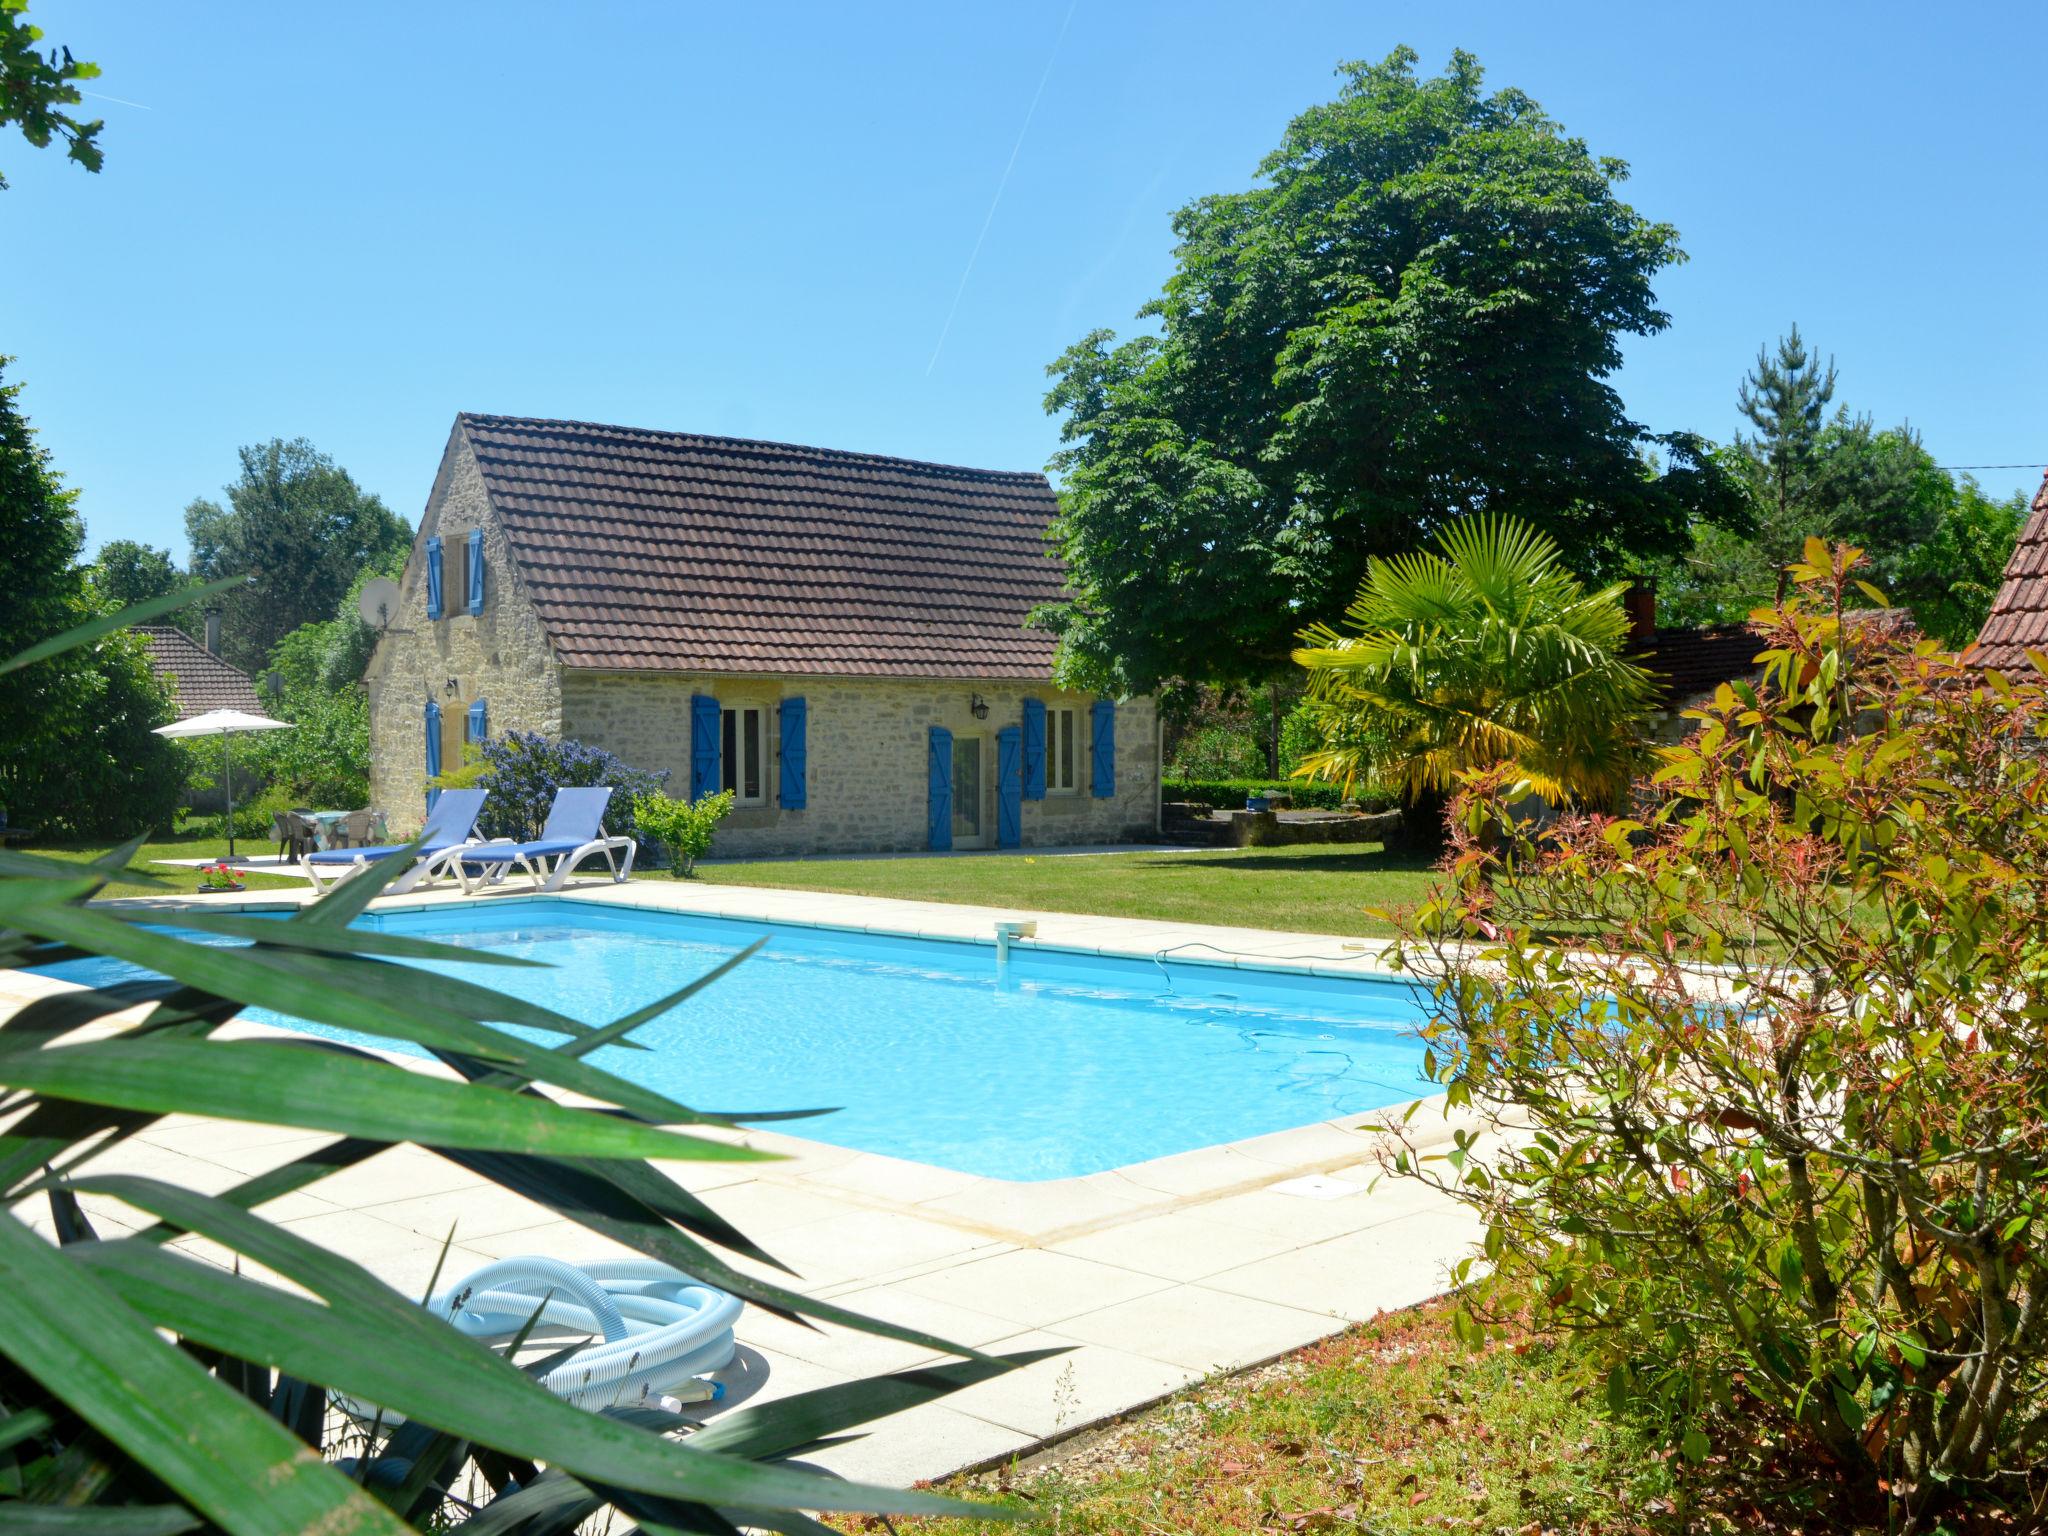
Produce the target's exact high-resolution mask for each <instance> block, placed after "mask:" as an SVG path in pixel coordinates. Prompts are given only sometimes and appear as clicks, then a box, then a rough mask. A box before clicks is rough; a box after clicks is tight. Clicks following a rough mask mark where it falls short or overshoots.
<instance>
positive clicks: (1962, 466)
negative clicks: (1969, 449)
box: [1934, 463, 2048, 469]
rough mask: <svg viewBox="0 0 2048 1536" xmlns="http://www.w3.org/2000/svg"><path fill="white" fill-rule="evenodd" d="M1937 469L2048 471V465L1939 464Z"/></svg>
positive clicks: (1936, 466)
mask: <svg viewBox="0 0 2048 1536" xmlns="http://www.w3.org/2000/svg"><path fill="white" fill-rule="evenodd" d="M1934 467H1935V468H1936V469H2048V464H2043V463H2033V464H1937V465H1935V466H1934Z"/></svg>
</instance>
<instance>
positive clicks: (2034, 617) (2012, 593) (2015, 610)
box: [1963, 475, 2048, 672]
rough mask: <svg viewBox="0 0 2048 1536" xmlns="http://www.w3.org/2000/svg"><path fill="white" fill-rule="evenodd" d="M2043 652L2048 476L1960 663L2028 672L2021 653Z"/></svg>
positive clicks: (2046, 646) (2047, 625) (2046, 644)
mask: <svg viewBox="0 0 2048 1536" xmlns="http://www.w3.org/2000/svg"><path fill="white" fill-rule="evenodd" d="M2029 647H2032V648H2033V649H2034V650H2037V651H2038V650H2048V475H2044V476H2043V477H2042V479H2041V489H2040V490H2038V491H2036V492H2035V493H2034V506H2033V511H2032V513H2031V514H2030V515H2029V516H2028V518H2027V524H2026V526H2025V527H2024V528H2022V529H2021V530H2020V538H2019V542H2018V543H2017V544H2015V545H2014V546H2013V551H2012V559H2010V560H2008V561H2007V562H2006V565H2005V582H2004V584H2003V585H2002V586H2000V587H1999V589H1998V596H1996V597H1995V598H1993V599H1992V600H1991V614H1990V617H1988V618H1987V619H1985V621H1984V627H1983V629H1981V630H1979V631H1978V633H1977V642H1976V644H1974V645H1972V646H1971V647H1970V648H1969V649H1968V650H1966V651H1965V652H1964V653H1963V658H1964V660H1966V661H1969V662H1971V663H1973V664H1974V665H1976V666H1980V667H1996V668H1997V669H1998V670H1999V671H2001V672H2028V671H2030V670H2031V668H2030V667H2029V666H2028V663H2027V650H2028V648H2029Z"/></svg>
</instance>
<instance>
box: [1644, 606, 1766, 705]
mask: <svg viewBox="0 0 2048 1536" xmlns="http://www.w3.org/2000/svg"><path fill="white" fill-rule="evenodd" d="M1763 649H1764V642H1763V641H1762V640H1761V639H1759V638H1758V637H1757V635H1756V632H1755V631H1754V630H1752V629H1751V628H1750V627H1749V626H1748V625H1747V624H1712V625H1708V626H1707V627H1706V628H1704V629H1660V630H1658V631H1657V632H1656V635H1655V636H1654V637H1653V638H1652V639H1651V641H1650V643H1649V645H1648V646H1647V647H1645V648H1644V650H1643V652H1642V654H1641V655H1639V656H1637V657H1636V658H1635V659H1636V661H1637V662H1638V663H1639V664H1640V665H1641V666H1643V667H1644V668H1646V669H1647V670H1649V671H1650V672H1653V673H1655V674H1656V675H1657V676H1658V677H1659V678H1660V679H1662V680H1663V683H1664V688H1665V695H1664V704H1665V707H1666V708H1670V709H1677V708H1681V707H1684V706H1686V705H1688V704H1689V703H1690V702H1691V701H1692V700H1693V699H1696V698H1698V697H1699V696H1700V695H1701V694H1703V693H1710V692H1712V691H1713V690H1714V689H1715V688H1717V687H1719V686H1720V685H1721V684H1722V683H1732V682H1734V681H1736V680H1737V679H1738V678H1744V677H1750V676H1752V675H1754V674H1755V673H1756V671H1757V662H1756V658H1757V654H1758V653H1759V652H1760V651H1762V650H1763Z"/></svg>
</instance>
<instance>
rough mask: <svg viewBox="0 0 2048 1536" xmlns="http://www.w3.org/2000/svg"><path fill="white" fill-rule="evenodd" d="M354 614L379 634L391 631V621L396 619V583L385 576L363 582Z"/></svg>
mask: <svg viewBox="0 0 2048 1536" xmlns="http://www.w3.org/2000/svg"><path fill="white" fill-rule="evenodd" d="M356 612H357V613H358V614H360V615H361V616H362V620H363V622H364V623H365V624H367V625H369V626H370V628H372V629H374V630H376V631H378V632H379V633H382V632H384V631H385V630H389V629H391V621H392V620H393V619H395V618H397V617H398V583H397V582H395V581H393V580H391V579H390V578H389V577H387V576H379V577H378V578H377V579H376V580H375V581H366V582H364V583H363V592H362V596H360V597H358V598H357V599H356ZM393 632H394V633H402V631H393Z"/></svg>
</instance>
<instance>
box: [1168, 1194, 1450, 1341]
mask: <svg viewBox="0 0 2048 1536" xmlns="http://www.w3.org/2000/svg"><path fill="white" fill-rule="evenodd" d="M1479 1237H1480V1225H1479V1223H1478V1221H1477V1220H1476V1219H1475V1218H1474V1217H1473V1216H1472V1215H1471V1214H1470V1213H1468V1212H1466V1211H1464V1210H1462V1209H1458V1208H1450V1209H1445V1210H1439V1211H1425V1212H1421V1213H1418V1214H1416V1215H1413V1216H1408V1217H1404V1218H1403V1219H1401V1220H1399V1221H1394V1222H1389V1223H1388V1224H1387V1225H1385V1226H1381V1227H1375V1228H1373V1229H1372V1230H1371V1231H1368V1232H1353V1233H1350V1234H1348V1235H1347V1236H1344V1237H1333V1238H1331V1239H1329V1240H1328V1241H1327V1242H1321V1243H1317V1244H1315V1245H1313V1246H1312V1247H1308V1248H1299V1249H1296V1250H1295V1251H1294V1252H1292V1253H1289V1254H1284V1255H1281V1256H1280V1257H1277V1258H1270V1259H1260V1260H1258V1261H1256V1262H1254V1263H1250V1264H1246V1265H1243V1266H1241V1267H1240V1268H1237V1269H1231V1270H1226V1271H1224V1272H1223V1273H1222V1274H1219V1275H1211V1276H1210V1277H1209V1278H1208V1279H1207V1280H1206V1281H1204V1282H1203V1283H1204V1284H1205V1285H1207V1286H1209V1287H1210V1288H1212V1289H1214V1290H1219V1291H1229V1292H1231V1293H1233V1294H1235V1295H1241V1296H1252V1297H1257V1298H1259V1299H1260V1300H1265V1301H1277V1302H1280V1303H1283V1304H1284V1305H1287V1306H1292V1307H1300V1308H1303V1309H1305V1310H1310V1311H1316V1312H1327V1313H1329V1314H1330V1315H1331V1316H1332V1317H1341V1318H1344V1319H1345V1320H1346V1321H1349V1322H1359V1321H1362V1320H1364V1319H1366V1318H1370V1317H1376V1316H1378V1315H1379V1314H1380V1313H1382V1312H1393V1311H1397V1310H1399V1309H1400V1308H1402V1307H1412V1306H1414V1305H1415V1304H1416V1303H1417V1302H1420V1301H1427V1300H1428V1299H1429V1298H1430V1297H1432V1296H1438V1295H1441V1294H1443V1292H1444V1291H1445V1290H1447V1289H1449V1288H1450V1284H1451V1281H1450V1275H1449V1269H1450V1266H1451V1265H1452V1264H1453V1263H1455V1262H1456V1261H1457V1260H1458V1259H1459V1258H1461V1257H1463V1256H1464V1255H1465V1254H1467V1253H1470V1252H1471V1251H1472V1250H1473V1247H1474V1245H1475V1244H1476V1243H1477V1242H1478V1240H1479Z"/></svg>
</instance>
